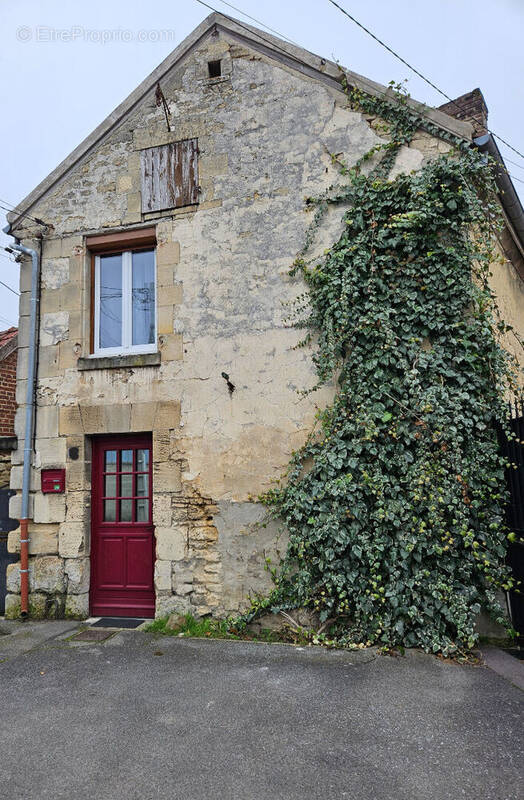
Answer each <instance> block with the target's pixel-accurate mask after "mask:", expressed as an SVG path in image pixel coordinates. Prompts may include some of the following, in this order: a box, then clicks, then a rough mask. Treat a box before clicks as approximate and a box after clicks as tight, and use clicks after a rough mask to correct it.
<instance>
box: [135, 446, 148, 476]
mask: <svg viewBox="0 0 524 800" xmlns="http://www.w3.org/2000/svg"><path fill="white" fill-rule="evenodd" d="M136 468H137V471H138V472H147V471H148V469H149V450H137V451H136Z"/></svg>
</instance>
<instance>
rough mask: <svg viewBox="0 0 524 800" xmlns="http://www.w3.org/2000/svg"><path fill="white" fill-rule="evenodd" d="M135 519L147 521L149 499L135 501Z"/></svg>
mask: <svg viewBox="0 0 524 800" xmlns="http://www.w3.org/2000/svg"><path fill="white" fill-rule="evenodd" d="M136 521H137V522H148V521H149V500H137V501H136Z"/></svg>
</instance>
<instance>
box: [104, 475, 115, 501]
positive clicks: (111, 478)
mask: <svg viewBox="0 0 524 800" xmlns="http://www.w3.org/2000/svg"><path fill="white" fill-rule="evenodd" d="M104 494H105V496H106V497H116V475H106V477H105V487H104Z"/></svg>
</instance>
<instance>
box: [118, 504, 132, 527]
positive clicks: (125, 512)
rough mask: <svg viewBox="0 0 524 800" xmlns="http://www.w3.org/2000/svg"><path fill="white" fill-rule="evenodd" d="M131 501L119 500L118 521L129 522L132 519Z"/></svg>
mask: <svg viewBox="0 0 524 800" xmlns="http://www.w3.org/2000/svg"><path fill="white" fill-rule="evenodd" d="M132 515H133V501H132V500H121V501H120V522H131V521H132V519H133V516H132Z"/></svg>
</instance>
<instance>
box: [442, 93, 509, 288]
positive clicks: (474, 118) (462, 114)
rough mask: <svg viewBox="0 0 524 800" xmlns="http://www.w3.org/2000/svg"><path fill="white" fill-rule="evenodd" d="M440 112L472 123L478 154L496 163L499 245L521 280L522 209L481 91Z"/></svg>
mask: <svg viewBox="0 0 524 800" xmlns="http://www.w3.org/2000/svg"><path fill="white" fill-rule="evenodd" d="M439 108H440V110H441V111H444V112H445V113H446V114H450V115H451V116H453V117H456V118H457V119H461V120H466V121H468V122H471V124H472V125H473V129H474V134H473V144H474V145H475V146H476V147H478V149H479V150H480V152H481V153H486V154H487V155H489V156H491V158H492V159H493V161H494V163H495V165H496V166H495V169H494V176H495V183H496V184H497V189H498V196H499V200H500V203H501V205H502V210H503V214H504V221H505V223H506V230H505V231H504V233H503V234H502V236H501V237H500V238H501V244H502V247H503V249H504V251H505V253H506V255H507V257H508V258H509V259H510V261H511V262H512V264H513V265H514V267H515V269H516V270H517V272H518V273H519V275H520V277H521V278H522V280H524V209H523V208H522V203H521V201H520V198H519V196H518V194H517V192H516V191H515V187H514V185H513V181H512V180H511V177H510V175H509V171H508V169H507V168H506V165H505V163H504V159H503V158H502V155H501V153H500V150H499V148H498V146H497V142H496V141H495V138H494V136H493V134H491V133H490V131H489V129H488V107H487V105H486V101H485V100H484V96H483V94H482V92H481V91H480V89H473V91H472V92H467V94H463V95H461V96H460V97H457V98H456V99H455V100H451V101H450V102H449V103H444V104H443V105H441V106H439Z"/></svg>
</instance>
